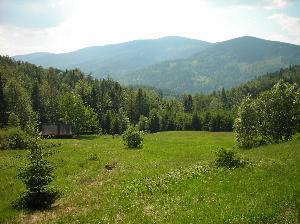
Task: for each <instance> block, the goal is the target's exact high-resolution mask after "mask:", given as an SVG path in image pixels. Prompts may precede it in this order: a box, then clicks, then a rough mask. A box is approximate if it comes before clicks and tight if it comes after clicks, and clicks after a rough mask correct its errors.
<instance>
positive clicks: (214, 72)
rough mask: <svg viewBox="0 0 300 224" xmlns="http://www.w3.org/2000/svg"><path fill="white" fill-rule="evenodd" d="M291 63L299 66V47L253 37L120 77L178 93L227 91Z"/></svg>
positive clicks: (228, 42) (225, 42)
mask: <svg viewBox="0 0 300 224" xmlns="http://www.w3.org/2000/svg"><path fill="white" fill-rule="evenodd" d="M290 64H300V46H298V45H292V44H287V43H282V42H277V41H268V40H263V39H258V38H254V37H240V38H236V39H232V40H228V41H224V42H220V43H216V44H213V45H211V46H210V47H208V48H206V49H204V50H203V51H201V52H199V53H197V54H195V55H193V56H191V57H189V58H187V59H182V60H171V61H166V62H161V63H158V64H155V65H152V66H149V67H147V68H145V69H142V70H139V71H136V72H134V73H131V74H127V75H126V76H125V75H124V76H122V77H120V78H119V80H120V81H123V82H125V83H127V84H129V83H130V84H143V85H150V86H155V87H157V88H162V89H172V90H175V91H177V92H190V93H194V92H199V91H202V92H211V91H213V90H216V89H220V88H222V87H224V88H230V87H233V86H237V85H239V84H241V83H243V82H246V81H248V80H251V79H253V78H255V77H257V76H259V75H262V74H265V73H268V72H274V71H276V70H278V69H280V68H284V67H287V66H289V65H290Z"/></svg>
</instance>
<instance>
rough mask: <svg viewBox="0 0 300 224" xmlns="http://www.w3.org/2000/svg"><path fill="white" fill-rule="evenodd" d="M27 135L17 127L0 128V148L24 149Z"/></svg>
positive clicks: (27, 139) (27, 138)
mask: <svg viewBox="0 0 300 224" xmlns="http://www.w3.org/2000/svg"><path fill="white" fill-rule="evenodd" d="M28 143H29V136H28V134H26V133H25V132H24V131H22V130H21V129H19V128H7V129H1V130H0V149H26V148H28Z"/></svg>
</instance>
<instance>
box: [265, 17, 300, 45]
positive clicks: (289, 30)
mask: <svg viewBox="0 0 300 224" xmlns="http://www.w3.org/2000/svg"><path fill="white" fill-rule="evenodd" d="M269 19H270V20H272V21H273V22H275V23H277V24H278V25H279V26H280V27H281V30H282V31H283V32H282V33H285V35H284V38H282V37H281V38H280V40H282V41H284V40H289V41H288V42H291V43H294V44H300V18H298V17H291V16H287V15H284V14H274V15H272V16H270V17H269ZM273 36H274V37H276V36H277V37H280V36H283V35H282V34H274V35H273Z"/></svg>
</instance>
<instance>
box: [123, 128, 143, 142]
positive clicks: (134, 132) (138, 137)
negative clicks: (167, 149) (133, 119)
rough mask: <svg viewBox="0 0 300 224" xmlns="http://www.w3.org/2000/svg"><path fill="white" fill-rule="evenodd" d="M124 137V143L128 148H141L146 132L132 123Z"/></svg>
mask: <svg viewBox="0 0 300 224" xmlns="http://www.w3.org/2000/svg"><path fill="white" fill-rule="evenodd" d="M122 137H123V141H124V144H125V145H126V146H127V147H128V148H141V147H142V145H143V140H144V132H143V131H139V130H138V129H137V128H136V127H134V126H132V125H130V126H129V127H128V129H127V130H126V131H125V132H124V134H123V136H122Z"/></svg>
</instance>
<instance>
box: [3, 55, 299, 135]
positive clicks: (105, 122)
mask: <svg viewBox="0 0 300 224" xmlns="http://www.w3.org/2000/svg"><path fill="white" fill-rule="evenodd" d="M299 71H300V69H299V66H293V67H290V68H289V69H286V70H282V71H280V72H281V75H280V77H281V78H282V77H285V76H287V78H286V79H292V78H291V77H293V79H295V78H294V76H296V77H298V79H297V80H296V81H297V83H299V82H298V81H299V80H300V78H299V77H300V72H299ZM291 73H292V74H293V75H286V74H291ZM270 77H271V78H262V79H261V80H262V81H261V80H259V81H253V82H252V83H251V82H249V83H247V84H245V85H242V86H240V87H238V88H234V89H231V90H227V91H225V90H224V89H221V90H220V91H215V92H213V93H212V94H208V95H205V94H202V93H198V94H195V95H193V96H192V95H190V94H181V95H174V96H172V95H170V94H168V95H167V96H164V94H163V92H162V91H159V90H156V89H155V88H154V89H151V88H143V87H141V88H137V87H134V88H133V87H124V86H122V85H120V84H119V83H118V82H116V81H114V80H112V79H110V78H107V79H95V78H93V77H92V76H91V74H88V75H86V74H84V73H83V72H81V71H80V70H79V69H71V70H64V71H63V70H59V69H55V68H47V69H46V68H42V67H40V66H35V65H33V64H30V63H26V62H20V61H15V60H14V59H12V58H10V57H7V56H0V125H1V127H6V126H9V125H14V126H19V127H20V128H21V129H25V130H26V128H28V126H29V124H31V123H32V122H37V123H38V124H39V125H41V124H56V123H63V124H71V125H72V126H73V130H74V132H75V133H76V134H90V133H103V134H121V133H123V132H124V131H125V130H126V128H127V127H128V125H130V124H133V125H137V126H138V127H139V129H140V130H143V131H149V132H157V131H172V130H205V131H232V128H233V123H234V119H235V117H236V115H237V107H238V105H239V104H240V102H241V101H242V99H243V98H244V97H245V96H247V95H249V94H250V95H254V96H255V95H257V93H258V92H260V91H263V90H265V89H266V88H270V87H268V86H271V85H272V82H273V79H277V78H274V77H277V74H273V76H270ZM289 77H290V78H289ZM262 83H263V84H262ZM266 83H267V84H266ZM265 86H266V87H265Z"/></svg>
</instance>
